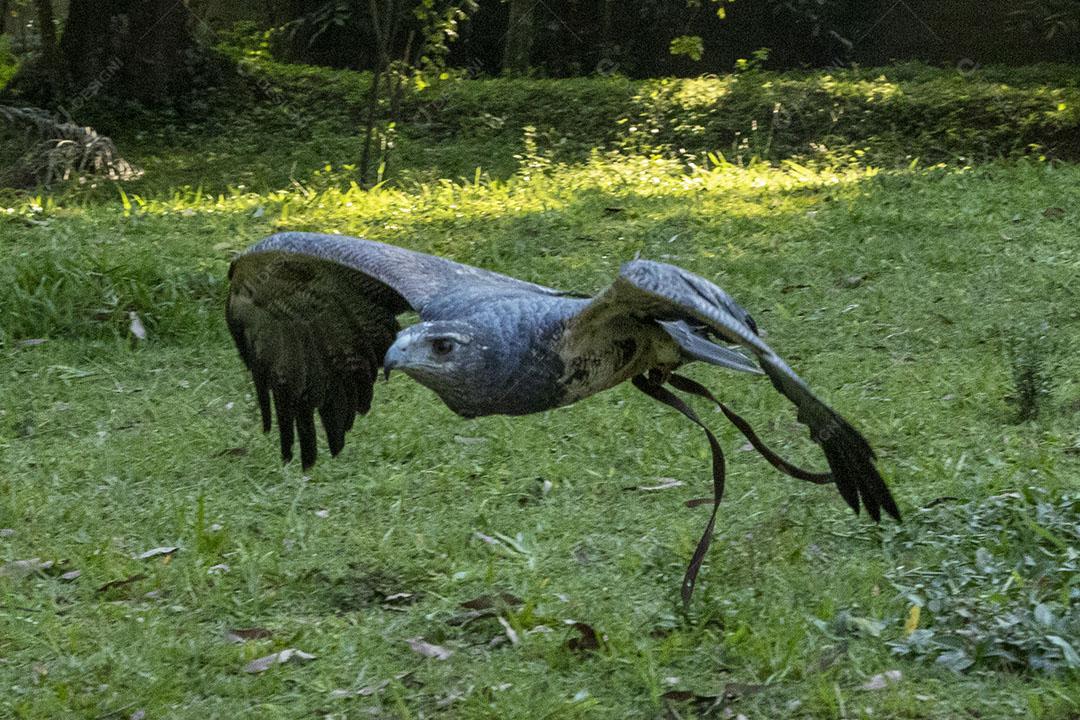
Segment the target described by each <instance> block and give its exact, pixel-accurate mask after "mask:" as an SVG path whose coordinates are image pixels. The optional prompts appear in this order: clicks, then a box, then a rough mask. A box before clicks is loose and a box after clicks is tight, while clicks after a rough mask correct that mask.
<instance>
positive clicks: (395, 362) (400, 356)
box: [383, 343, 405, 380]
mask: <svg viewBox="0 0 1080 720" xmlns="http://www.w3.org/2000/svg"><path fill="white" fill-rule="evenodd" d="M404 363H405V351H404V350H402V349H401V348H400V347H399V346H398V344H397V343H394V344H393V345H391V346H390V349H389V350H387V351H386V357H384V358H383V378H384V379H386V380H389V379H390V371H391V370H393V369H394V368H396V367H400V366H401V365H403V364H404Z"/></svg>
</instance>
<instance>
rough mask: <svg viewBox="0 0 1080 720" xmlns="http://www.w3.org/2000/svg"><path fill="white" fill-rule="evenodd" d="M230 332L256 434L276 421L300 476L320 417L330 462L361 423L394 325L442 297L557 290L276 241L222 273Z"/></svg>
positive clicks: (332, 245)
mask: <svg viewBox="0 0 1080 720" xmlns="http://www.w3.org/2000/svg"><path fill="white" fill-rule="evenodd" d="M229 281H230V287H229V298H228V302H227V306H226V320H227V322H228V325H229V330H230V332H231V334H232V336H233V340H234V341H235V342H236V346H237V349H238V350H239V352H240V357H241V358H242V359H243V361H244V364H245V365H246V366H247V368H248V370H250V372H251V374H252V378H253V380H254V382H255V391H256V395H257V397H258V403H259V411H260V415H261V417H262V425H263V430H264V431H266V432H268V431H269V430H270V429H271V426H272V418H273V417H274V416H276V419H277V424H278V432H279V437H280V442H281V456H282V458H283V459H284V460H285V461H288V460H290V459H291V458H292V456H293V445H294V443H295V441H296V439H297V438H299V441H300V459H301V464H302V465H303V467H304V468H307V467H310V466H311V465H312V464H313V463H314V462H315V460H316V457H317V454H318V449H317V438H316V431H315V421H314V416H315V413H316V412H317V413H318V414H319V419H320V421H321V423H322V425H323V429H324V431H325V433H326V437H327V441H328V444H329V447H330V453H331V455H336V454H337V453H338V452H340V451H341V449H342V447H343V446H344V444H345V433H347V432H348V431H349V430H350V429H351V428H352V425H353V422H354V420H355V417H356V414H357V413H359V414H361V415H363V414H366V413H367V412H368V410H369V409H370V408H371V401H372V393H373V386H374V384H375V379H376V377H377V373H378V369H379V367H380V366H381V365H382V360H383V356H384V355H385V354H386V350H387V348H389V347H390V345H391V344H392V343H393V341H394V337H395V336H396V334H397V332H398V331H399V330H400V326H399V325H398V321H397V316H398V315H399V314H401V313H403V312H405V311H407V310H415V311H417V312H419V313H420V316H421V317H422V318H423V317H424V316H425V313H426V312H427V311H428V310H429V309H430V308H432V307H433V306H435V305H437V304H439V303H440V302H441V301H445V299H446V298H447V297H448V296H453V295H459V294H460V295H463V296H467V295H468V294H469V293H471V292H477V291H488V292H489V291H490V290H491V289H493V288H495V289H507V290H510V289H514V290H518V291H520V290H528V291H530V292H536V293H542V294H551V295H556V294H559V293H557V291H555V290H551V289H549V288H545V287H542V286H539V285H534V284H532V283H528V282H524V281H521V280H516V279H514V278H510V277H507V276H505V275H500V274H498V273H494V272H491V271H488V270H481V269H479V268H474V267H470V266H468V265H462V264H461V263H456V262H454V261H452V260H447V259H445V258H440V257H435V256H433V255H426V254H424V253H418V252H414V251H411V250H407V249H405V248H400V247H396V246H393V245H386V244H384V243H379V242H374V241H371V240H363V239H360V238H350V237H344V236H340V235H323V234H317V233H279V234H277V235H272V236H270V237H268V238H266V239H265V240H263V241H261V242H259V243H257V244H256V245H254V246H252V247H251V248H249V249H248V250H246V251H245V252H244V253H242V254H241V255H240V256H238V257H237V258H236V259H235V260H234V261H233V263H232V265H231V266H230V268H229Z"/></svg>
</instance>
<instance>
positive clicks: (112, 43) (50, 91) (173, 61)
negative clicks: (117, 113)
mask: <svg viewBox="0 0 1080 720" xmlns="http://www.w3.org/2000/svg"><path fill="white" fill-rule="evenodd" d="M36 3H37V10H38V17H39V24H40V25H41V26H42V28H41V29H42V30H43V32H42V55H41V57H40V59H39V60H38V61H37V62H34V63H29V64H28V65H27V66H25V67H24V68H23V69H22V70H20V73H19V75H18V76H16V77H15V78H14V79H13V80H12V82H11V84H10V85H9V86H8V88H6V89H5V95H7V96H8V97H9V98H17V99H18V100H19V101H20V102H23V103H30V104H34V105H40V106H44V107H56V106H58V105H64V106H68V105H70V104H71V103H72V102H74V104H75V106H80V107H81V106H82V105H83V104H85V103H86V102H87V101H89V100H91V99H99V98H106V97H107V98H113V99H118V100H136V101H138V102H140V103H143V104H144V105H147V106H155V105H160V104H163V103H166V102H172V101H174V100H176V99H177V98H182V97H184V96H186V95H188V94H189V93H190V92H191V90H192V89H193V86H197V85H199V84H200V81H205V80H206V79H207V78H206V75H207V73H208V72H209V71H210V69H211V64H210V63H209V60H208V59H209V57H210V55H209V54H208V52H207V51H206V50H205V48H203V47H202V46H201V45H200V43H199V42H198V40H197V39H196V36H195V32H194V30H195V24H196V20H195V18H194V17H193V16H192V14H191V12H190V10H189V9H188V6H187V3H186V2H183V1H182V0H71V2H70V5H69V8H68V16H67V20H66V22H65V23H64V30H63V33H62V35H61V37H60V40H59V42H56V40H55V37H52V38H50V37H49V33H48V32H47V30H46V27H51V22H52V17H51V6H50V3H49V0H36Z"/></svg>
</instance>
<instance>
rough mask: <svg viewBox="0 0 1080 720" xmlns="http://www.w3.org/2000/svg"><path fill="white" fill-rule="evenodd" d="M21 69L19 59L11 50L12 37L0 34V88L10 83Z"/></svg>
mask: <svg viewBox="0 0 1080 720" xmlns="http://www.w3.org/2000/svg"><path fill="white" fill-rule="evenodd" d="M18 70H19V59H18V58H17V57H15V53H14V52H12V50H11V38H10V37H9V36H8V35H0V90H2V89H3V88H4V86H5V85H7V84H8V81H9V80H11V78H13V77H15V73H16V72H18Z"/></svg>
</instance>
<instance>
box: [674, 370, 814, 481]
mask: <svg viewBox="0 0 1080 720" xmlns="http://www.w3.org/2000/svg"><path fill="white" fill-rule="evenodd" d="M668 382H670V383H671V386H672V387H674V388H675V389H676V390H681V391H683V392H685V393H690V394H691V395H697V396H698V397H703V398H705V399H706V400H710V401H712V402H714V403H716V404H717V405H718V406H719V407H720V410H721V411H722V412H723V413H724V415H726V416H727V419H728V420H730V421H731V424H732V425H734V426H735V427H737V428H738V429H739V432H741V433H742V434H743V435H744V436H745V437H746V439H747V440H748V441H750V444H751V445H753V446H754V449H755V450H757V451H758V452H759V453H761V456H762V457H763V458H765V459H766V460H768V461H769V464H770V465H772V466H773V467H774V468H776V469H777V470H779V471H780V472H782V473H784V474H785V475H787V476H789V477H793V478H795V479H796V480H806V481H807V482H812V483H814V484H815V485H828V484H831V483H832V482H833V476H832V473H827V472H813V471H811V470H804V469H803V468H801V467H799V466H798V465H792V464H791V463H789V462H788V461H787V460H785V459H784V458H782V457H780V456H779V455H777V454H776V453H775V452H773V451H772V450H771V449H770V448H769V446H768V445H766V444H765V443H764V442H762V440H761V438H759V437H758V435H757V433H756V432H754V428H752V427H750V423H748V422H746V420H744V419H743V418H742V417H740V416H739V414H738V413H736V412H735V411H734V410H732V409H731V408H729V407H728V406H727V405H725V404H724V403H722V402H720V401H719V400H717V399H716V396H715V395H713V394H712V393H711V392H710V391H709V389H708V388H707V387H705V386H704V385H702V384H701V383H698V382H696V381H694V380H691V379H690V378H688V377H685V376H683V375H676V374H675V373H671V375H669V376H668Z"/></svg>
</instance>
